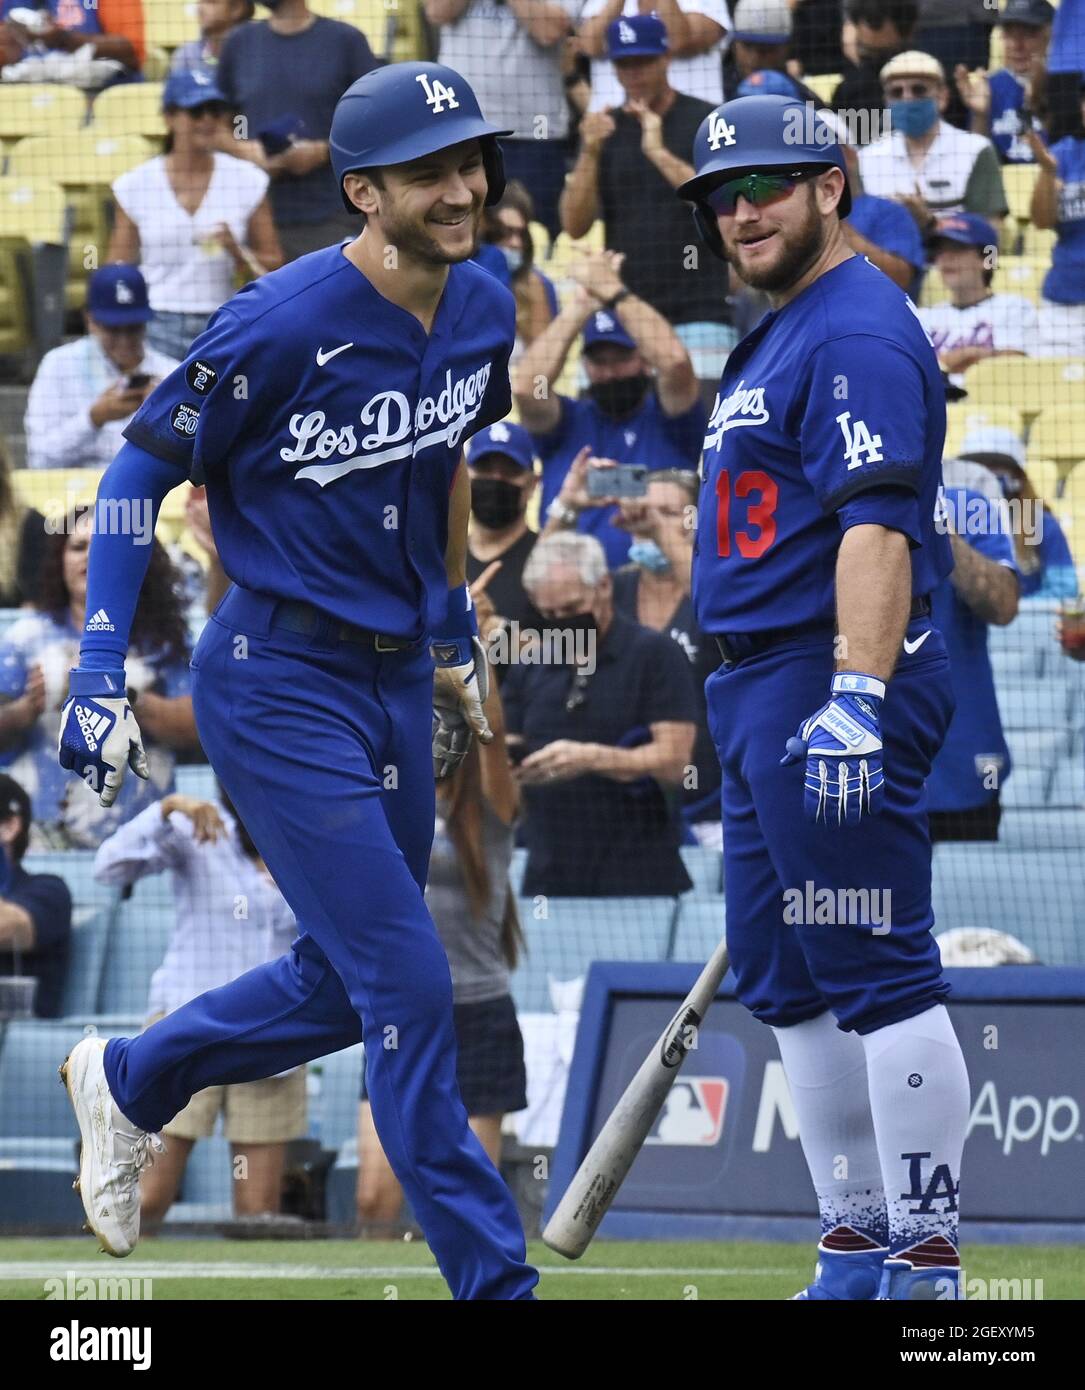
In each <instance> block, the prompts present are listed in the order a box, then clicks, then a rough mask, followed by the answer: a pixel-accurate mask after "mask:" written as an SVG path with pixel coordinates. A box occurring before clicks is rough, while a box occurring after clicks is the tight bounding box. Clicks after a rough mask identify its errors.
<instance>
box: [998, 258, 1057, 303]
mask: <svg viewBox="0 0 1085 1390" xmlns="http://www.w3.org/2000/svg"><path fill="white" fill-rule="evenodd" d="M1049 269H1050V262H1049V261H1043V260H1040V259H1039V257H1036V256H999V258H998V265H997V266H996V267H995V274H994V279H993V280H992V281H991V288H992V290H994V292H995V294H1019V295H1021V296H1022V297H1023V298H1025V299H1031V300H1032V301H1033V303H1034V304H1038V303H1039V302H1040V290H1041V289H1042V288H1043V283H1044V276H1045V275H1046V274H1047V272H1048V270H1049Z"/></svg>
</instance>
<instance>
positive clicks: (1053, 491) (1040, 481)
mask: <svg viewBox="0 0 1085 1390" xmlns="http://www.w3.org/2000/svg"><path fill="white" fill-rule="evenodd" d="M1025 473H1026V475H1027V477H1028V480H1029V482H1030V483H1031V484H1032V486H1033V487H1034V488H1035V489H1036V495H1037V497H1042V498H1043V500H1044V501H1045V502H1051V501H1054V499H1055V497H1056V496H1057V495H1058V491H1059V466H1058V464H1057V463H1055V461H1054V460H1053V459H1044V458H1036V457H1031V458H1026V462H1025Z"/></svg>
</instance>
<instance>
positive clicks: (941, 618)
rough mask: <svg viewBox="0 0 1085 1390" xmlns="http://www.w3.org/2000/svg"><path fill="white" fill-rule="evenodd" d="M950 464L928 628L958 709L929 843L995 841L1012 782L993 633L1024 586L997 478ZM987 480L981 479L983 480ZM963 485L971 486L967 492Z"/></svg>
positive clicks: (938, 771) (939, 764) (937, 786)
mask: <svg viewBox="0 0 1085 1390" xmlns="http://www.w3.org/2000/svg"><path fill="white" fill-rule="evenodd" d="M964 470H966V473H962V471H961V469H960V467H959V465H957V461H956V460H954V459H947V460H946V461H945V463H944V465H943V476H944V478H945V508H946V511H945V518H946V523H945V524H946V526H947V529H948V531H949V540H950V545H951V546H952V547H953V560H954V568H953V572H952V574H951V575H950V576H949V578H948V579H945V580H943V581H942V583H941V584H940V585H939V586H938V587H937V588H936V589H935V590H934V592H933V593H932V594H931V625H932V626H933V627H936V628H937V629H938V630H939V631H940V632H941V634H942V637H943V639H944V641H945V644H946V650H947V652H948V653H949V662H950V671H951V674H952V681H953V693H954V696H955V697H956V704H957V708H956V711H955V712H954V715H953V718H952V720H951V721H950V725H949V729H948V731H947V733H946V739H945V742H944V743H943V745H942V748H941V751H940V752H939V754H938V756H937V757H936V758H935V760H934V766H933V767H932V768H931V772H930V776H929V777H928V779H927V798H928V806H929V809H930V829H931V839H932V840H997V839H998V825H999V821H1000V819H1001V816H1002V807H1001V789H1002V787H1003V786H1004V785H1005V783H1006V778H1007V777H1008V776H1009V774H1010V751H1009V748H1008V747H1007V745H1006V738H1005V735H1004V734H1003V732H1002V720H1001V718H1000V716H999V712H998V700H997V697H996V695H995V678H994V673H993V672H992V670H991V658H990V655H989V653H988V650H987V628H988V626H989V625H990V624H991V623H995V624H997V625H998V626H1000V627H1005V626H1006V625H1007V624H1009V623H1011V622H1013V620H1014V618H1015V617H1016V616H1017V604H1018V598H1019V595H1020V580H1019V577H1018V572H1017V564H1016V561H1015V559H1014V546H1013V536H1012V534H1011V530H1012V527H1011V522H1010V517H1009V513H1008V510H1007V508H1006V502H1005V499H1004V498H1003V497H1002V496H1001V494H1000V490H999V488H998V484H997V482H996V481H995V480H994V479H993V478H991V479H990V484H989V486H986V488H985V491H984V492H980V491H977V490H975V481H974V480H975V476H976V469H975V466H974V465H969V464H965V465H964ZM981 476H982V475H981ZM962 479H963V480H964V481H966V482H968V483H971V484H973V485H972V486H961V485H960V483H961V481H962Z"/></svg>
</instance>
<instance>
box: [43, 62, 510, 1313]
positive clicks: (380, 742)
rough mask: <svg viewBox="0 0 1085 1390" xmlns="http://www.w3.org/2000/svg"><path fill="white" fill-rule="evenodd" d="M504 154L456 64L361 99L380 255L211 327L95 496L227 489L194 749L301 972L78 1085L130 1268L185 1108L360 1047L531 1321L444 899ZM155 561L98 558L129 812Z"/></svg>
mask: <svg viewBox="0 0 1085 1390" xmlns="http://www.w3.org/2000/svg"><path fill="white" fill-rule="evenodd" d="M510 133H511V132H509V131H498V130H495V129H494V127H492V126H491V125H489V124H487V122H486V121H485V120H484V119H483V117H482V113H481V112H480V110H479V106H478V102H477V100H476V99H475V96H474V93H473V92H472V91H471V89H470V87H469V86H468V84H467V83H466V82H465V81H464V80H463V78H461V77H460V76H459V74H458V73H456V72H453V71H452V70H451V69H449V68H447V67H443V66H439V65H437V64H430V63H402V64H396V65H393V66H390V67H385V68H381V69H379V70H377V71H375V72H372V73H369V74H367V75H366V76H365V77H363V78H361V79H360V80H359V81H357V82H356V83H354V85H353V86H352V87H350V88H349V89H348V90H347V92H346V93H344V95H343V97H342V98H341V100H340V101H339V105H338V107H337V109H336V113H335V118H334V122H333V125H332V130H331V140H330V144H331V158H332V164H333V167H334V170H335V174H336V178H337V179H338V181H339V185H340V188H341V190H342V194H343V199H344V202H345V203H346V206H347V208H348V209H349V210H350V211H351V212H355V213H364V214H365V218H366V223H365V228H364V230H363V231H362V233H361V235H360V236H359V237H358V238H357V239H356V240H355V241H352V242H349V243H344V244H343V245H342V246H332V247H329V248H327V249H326V250H323V251H317V252H314V253H313V254H311V255H308V256H305V257H303V258H302V259H300V260H298V261H295V262H294V263H293V264H292V265H290V266H287V267H286V268H284V269H282V270H280V271H278V272H276V273H274V274H272V275H268V276H265V277H264V278H262V279H260V280H257V281H255V282H254V283H253V284H251V285H248V286H247V287H246V288H245V289H244V290H242V291H241V292H240V293H239V294H238V295H236V296H235V297H234V298H233V299H232V300H230V301H229V303H227V304H226V305H225V306H224V307H223V308H222V309H221V310H219V311H218V313H217V314H215V316H214V318H213V319H212V320H211V322H210V324H209V325H208V327H207V329H206V331H205V332H204V333H203V334H202V335H201V336H200V337H199V338H198V339H197V340H196V342H195V343H194V344H193V347H192V350H191V352H190V354H189V356H188V359H187V360H186V361H185V362H184V363H182V364H181V366H180V367H179V368H177V370H176V371H175V372H174V373H173V374H172V375H171V376H169V377H167V378H166V380H165V381H163V382H162V384H161V385H160V386H159V387H158V388H157V389H156V390H155V391H154V392H153V393H152V395H151V396H150V397H149V398H148V400H147V401H146V402H145V404H144V405H143V406H142V407H141V409H140V410H139V411H138V412H137V414H136V416H135V417H134V418H133V420H132V422H131V423H130V424H129V425H128V427H127V429H126V430H125V436H126V439H127V440H128V442H127V443H126V444H125V446H124V447H123V448H122V450H121V452H120V453H119V454H118V456H117V458H116V460H115V461H114V463H113V464H112V465H111V466H110V468H109V470H108V471H107V473H106V476H105V478H104V480H103V483H102V487H101V490H100V492H99V501H102V500H103V499H117V498H133V497H148V496H149V497H150V498H151V499H152V502H153V504H154V505H155V507H157V506H158V505H160V504H161V501H162V498H163V497H164V496H165V494H166V493H167V492H168V491H169V490H170V489H171V488H173V487H176V486H177V485H178V484H179V483H181V482H183V481H184V480H185V479H186V478H191V479H192V480H200V481H206V484H207V494H208V503H209V507H210V513H211V522H212V526H213V528H214V532H215V541H216V544H217V546H218V551H219V554H220V556H221V557H222V562H223V565H224V567H225V569H226V572H227V574H228V575H229V576H230V578H231V579H232V580H233V581H234V587H233V588H232V589H230V590H229V591H228V593H227V595H226V597H225V598H224V599H223V601H222V603H221V604H220V605H219V608H218V609H217V611H216V613H215V615H214V616H213V618H212V619H211V621H210V622H209V623H208V625H207V627H206V629H205V631H204V633H203V636H202V637H201V639H200V642H199V645H198V647H197V650H196V653H195V656H194V658H193V662H192V666H193V698H194V702H195V709H196V718H197V722H198V726H199V731H200V737H201V739H202V741H203V746H204V748H205V749H206V751H207V754H208V756H209V758H210V760H211V763H212V765H213V767H214V769H215V771H216V772H217V774H218V775H219V777H220V778H221V779H222V782H223V784H224V785H225V787H226V789H227V791H228V792H229V795H230V797H231V799H232V801H233V802H234V804H235V805H236V807H237V809H238V811H239V813H240V815H241V816H242V818H243V820H244V822H245V824H246V826H247V827H248V828H249V831H250V833H251V835H252V838H253V840H254V842H255V843H256V846H257V848H258V849H259V851H260V853H261V855H262V856H263V858H264V860H265V862H266V863H267V865H268V868H269V870H270V871H271V873H272V875H273V876H274V878H275V881H276V882H277V883H278V885H279V887H280V888H281V890H282V892H283V895H284V896H285V898H286V899H287V901H288V902H289V904H290V907H291V908H292V909H293V912H294V915H295V916H296V918H297V920H298V923H299V925H300V928H301V935H300V937H299V939H298V940H297V941H296V942H295V944H294V947H293V950H292V953H291V954H290V955H289V956H285V957H283V958H282V959H281V960H279V961H276V962H274V963H271V964H268V965H266V966H263V967H261V968H260V969H257V970H252V971H250V972H249V973H248V974H246V975H243V976H241V977H240V978H239V979H238V980H235V981H234V982H233V983H232V984H229V985H226V986H225V987H224V988H222V989H217V990H214V991H212V992H210V993H208V994H204V995H202V996H200V997H199V998H197V999H194V1000H193V1001H192V1002H191V1003H189V1004H187V1005H185V1006H184V1007H182V1008H180V1009H178V1010H176V1012H174V1013H172V1014H170V1015H169V1016H168V1017H167V1018H165V1019H163V1020H162V1022H160V1023H157V1024H155V1025H154V1026H153V1027H151V1028H149V1029H147V1031H146V1032H144V1033H143V1034H141V1035H140V1036H139V1037H138V1038H115V1039H112V1040H111V1041H110V1042H109V1043H108V1044H103V1043H102V1042H101V1041H100V1040H98V1039H85V1040H84V1041H82V1042H81V1043H79V1044H78V1046H77V1047H76V1048H75V1049H74V1050H73V1051H72V1053H71V1054H70V1056H69V1057H68V1059H67V1062H66V1063H65V1066H64V1069H63V1072H64V1075H65V1079H66V1084H67V1086H68V1090H69V1093H70V1095H71V1098H72V1102H73V1105H74V1108H75V1112H76V1116H77V1119H78V1121H79V1126H80V1130H81V1133H82V1138H83V1148H82V1157H81V1161H80V1184H81V1192H82V1198H83V1205H84V1208H85V1210H86V1214H87V1219H88V1222H89V1225H90V1227H91V1229H92V1230H93V1231H94V1232H95V1234H96V1235H97V1236H98V1237H99V1239H100V1240H101V1242H102V1245H103V1246H104V1248H105V1249H106V1250H108V1251H109V1253H110V1254H113V1255H126V1254H128V1253H129V1251H130V1250H131V1249H132V1247H133V1246H134V1244H135V1242H136V1240H137V1239H138V1235H139V1185H138V1175H139V1170H140V1168H141V1166H142V1165H143V1164H144V1163H145V1162H146V1161H147V1159H148V1157H149V1155H150V1153H151V1151H152V1150H153V1147H154V1144H155V1142H156V1141H155V1140H154V1138H153V1136H155V1135H156V1133H157V1131H158V1130H160V1129H161V1128H162V1127H163V1125H165V1124H166V1123H167V1122H168V1121H169V1120H170V1119H171V1118H172V1117H173V1116H174V1115H175V1114H177V1112H178V1111H180V1110H181V1109H183V1108H184V1106H185V1105H186V1104H187V1103H188V1100H189V1098H190V1097H191V1096H192V1095H194V1094H195V1093H196V1092H197V1091H202V1090H203V1089H205V1088H206V1087H208V1086H216V1085H221V1084H229V1083H233V1082H239V1081H250V1080H255V1079H257V1078H260V1077H265V1076H272V1075H276V1074H278V1073H280V1072H283V1071H286V1070H288V1069H289V1068H291V1067H295V1066H297V1065H298V1064H299V1063H302V1062H305V1061H308V1060H309V1059H311V1058H314V1057H319V1056H322V1055H324V1054H326V1053H329V1052H335V1051H337V1050H339V1049H340V1048H344V1047H347V1046H349V1045H350V1044H352V1043H356V1042H358V1041H359V1040H364V1043H365V1051H366V1063H367V1080H368V1087H369V1098H370V1100H371V1102H372V1106H373V1116H374V1120H375V1122H376V1127H377V1131H378V1133H379V1135H380V1140H381V1144H382V1145H383V1147H384V1151H385V1152H386V1153H387V1155H388V1158H389V1161H390V1162H391V1165H392V1168H393V1169H394V1170H395V1174H396V1176H397V1177H398V1178H399V1180H400V1182H401V1183H402V1184H403V1187H404V1189H405V1190H406V1192H407V1194H408V1196H409V1198H410V1201H411V1204H412V1206H413V1207H414V1210H415V1213H416V1215H417V1217H418V1220H419V1222H420V1224H421V1226H422V1228H423V1231H424V1232H425V1236H426V1239H427V1240H428V1242H429V1244H430V1246H431V1248H432V1250H433V1252H434V1254H435V1256H436V1258H437V1262H438V1264H439V1265H440V1268H441V1271H442V1273H443V1274H444V1276H445V1278H446V1279H447V1281H448V1283H449V1286H450V1288H451V1290H452V1293H453V1296H454V1297H455V1298H459V1299H483V1298H485V1299H531V1298H533V1297H534V1295H533V1293H532V1289H533V1288H534V1285H535V1283H536V1280H537V1275H536V1272H535V1270H533V1269H532V1268H531V1267H530V1266H529V1265H528V1264H526V1262H525V1260H526V1249H525V1244H524V1236H523V1231H522V1229H521V1226H520V1222H519V1219H518V1216H517V1212H516V1207H515V1205H514V1203H513V1200H512V1197H511V1196H510V1194H509V1192H508V1190H507V1188H506V1187H505V1185H504V1183H503V1182H502V1180H501V1178H500V1176H499V1175H498V1173H497V1171H496V1169H495V1168H494V1167H493V1165H492V1164H491V1163H490V1161H489V1159H488V1158H487V1157H486V1155H485V1153H484V1151H483V1149H482V1146H481V1145H480V1144H479V1142H478V1140H477V1139H476V1138H475V1136H474V1135H473V1134H472V1132H471V1130H470V1129H469V1127H468V1123H467V1115H466V1112H465V1110H464V1107H463V1105H462V1103H461V1100H460V1096H459V1091H458V1089H457V1085H456V1056H455V1041H454V1034H453V1013H452V987H451V980H450V977H449V970H448V963H447V961H446V958H445V954H444V951H443V950H442V948H441V945H440V942H439V940H438V937H437V932H436V930H435V928H434V925H433V921H432V919H431V918H430V915H429V913H428V911H427V910H426V907H425V904H424V902H423V896H422V894H423V888H424V886H425V880H426V869H427V863H428V859H429V850H430V841H431V838H432V834H433V824H434V767H435V764H436V765H437V767H438V770H439V771H440V772H444V771H447V770H448V769H450V768H451V767H452V766H453V765H455V763H456V761H457V760H458V759H460V758H462V756H463V755H464V753H465V752H466V749H467V744H468V740H469V737H470V733H471V731H472V730H473V731H474V732H475V734H476V735H477V736H478V737H480V738H482V739H483V740H488V739H489V738H490V737H492V735H491V734H490V731H489V729H488V727H487V725H486V721H485V718H484V716H483V713H482V703H481V702H482V700H483V699H484V697H485V693H486V680H487V677H486V665H485V657H484V655H483V653H482V648H481V646H480V644H479V643H478V639H477V635H476V633H477V628H476V625H475V622H474V616H473V612H472V609H471V604H470V599H469V596H468V593H467V588H466V584H465V575H464V565H465V557H466V550H467V518H468V512H469V505H470V485H469V481H468V475H467V470H466V466H465V465H464V463H463V444H464V441H465V440H466V439H467V438H469V437H470V436H471V435H472V434H474V433H475V432H476V431H477V430H480V429H482V428H483V427H484V426H486V425H488V424H491V423H493V422H494V421H496V420H499V419H500V418H501V417H502V416H504V415H505V414H507V413H508V410H509V408H510V404H511V398H510V392H509V378H508V360H509V355H510V353H511V350H512V346H513V341H514V334H515V326H514V325H515V307H514V302H513V298H512V295H511V294H510V293H509V292H508V291H507V290H506V289H504V288H503V287H502V286H501V285H500V284H499V283H498V281H496V280H495V279H494V278H493V277H492V276H490V275H489V274H487V272H486V271H484V270H482V269H481V268H479V267H478V266H476V265H474V264H469V263H468V258H469V257H470V256H471V254H472V253H473V251H474V250H475V246H476V243H477V238H478V229H479V223H480V219H481V216H482V209H483V205H484V204H489V203H494V202H496V201H497V200H498V199H499V198H500V196H501V194H502V191H503V188H504V175H503V172H502V164H501V155H500V148H499V146H498V143H497V137H498V136H499V135H508V134H510ZM156 515H157V512H156ZM147 555H148V551H147V548H146V547H142V548H141V547H139V546H138V545H137V544H136V543H135V541H134V539H133V537H131V536H128V535H116V534H97V535H96V536H95V538H94V541H93V545H92V548H91V556H90V574H89V584H88V603H87V612H88V613H90V614H94V615H95V617H96V619H97V622H96V623H95V624H94V626H93V630H92V628H91V627H90V626H88V628H87V630H86V632H85V634H84V639H83V642H82V647H81V653H80V665H79V668H78V670H76V671H74V672H73V673H72V677H71V692H70V699H69V701H68V703H67V704H66V706H65V708H64V711H63V714H62V729H61V736H60V759H61V762H62V763H63V765H64V766H65V767H69V768H71V769H72V770H73V771H75V772H76V773H78V774H79V775H80V776H81V777H83V778H84V779H85V780H88V781H89V782H90V783H91V785H92V786H94V788H95V789H96V790H99V791H100V792H101V798H102V801H103V803H106V804H109V803H111V802H112V800H113V798H114V797H115V796H116V793H117V788H118V786H119V785H120V782H121V779H122V778H123V776H124V773H125V768H126V766H128V765H130V766H131V768H132V770H133V771H134V772H136V773H137V774H138V775H144V762H145V760H144V755H143V750H142V746H141V743H140V736H139V730H138V728H137V726H136V721H135V719H134V718H133V715H132V710H131V708H130V707H129V705H128V703H127V701H126V698H125V679H124V660H125V655H126V651H127V636H128V632H129V626H130V623H131V619H132V613H133V610H134V607H135V602H136V596H137V594H138V592H139V587H140V583H141V580H142V577H143V572H144V569H145V567H146V563H147ZM431 652H432V654H431ZM435 663H436V678H435ZM431 724H432V728H431ZM431 736H432V749H431ZM96 1117H97V1118H98V1119H102V1117H104V1129H103V1128H102V1127H101V1126H100V1125H99V1127H98V1128H97V1129H96V1125H95V1120H96Z"/></svg>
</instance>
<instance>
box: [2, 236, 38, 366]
mask: <svg viewBox="0 0 1085 1390" xmlns="http://www.w3.org/2000/svg"><path fill="white" fill-rule="evenodd" d="M29 251H30V248H29V247H28V246H27V243H26V242H25V241H24V240H23V239H22V238H20V237H0V353H3V354H4V355H5V356H10V357H19V356H22V355H23V354H25V353H28V352H29V351H30V349H31V348H32V347H33V345H34V338H33V331H32V328H31V307H30V299H29V294H28V288H29V285H28V281H29Z"/></svg>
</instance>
